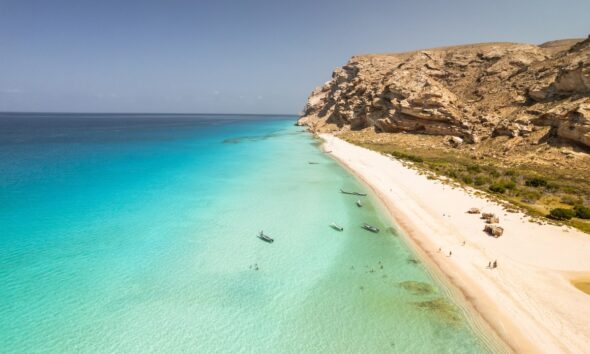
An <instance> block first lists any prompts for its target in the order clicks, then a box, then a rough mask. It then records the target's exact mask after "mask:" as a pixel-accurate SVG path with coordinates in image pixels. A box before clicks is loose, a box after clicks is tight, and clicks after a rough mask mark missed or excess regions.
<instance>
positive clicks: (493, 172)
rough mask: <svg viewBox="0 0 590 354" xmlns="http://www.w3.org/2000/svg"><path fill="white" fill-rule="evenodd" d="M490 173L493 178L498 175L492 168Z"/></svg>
mask: <svg viewBox="0 0 590 354" xmlns="http://www.w3.org/2000/svg"><path fill="white" fill-rule="evenodd" d="M490 175H491V176H492V177H494V178H497V177H500V172H498V171H496V170H492V171H490Z"/></svg>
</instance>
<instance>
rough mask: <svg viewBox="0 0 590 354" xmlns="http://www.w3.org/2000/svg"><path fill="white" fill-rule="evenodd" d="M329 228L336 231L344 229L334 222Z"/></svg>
mask: <svg viewBox="0 0 590 354" xmlns="http://www.w3.org/2000/svg"><path fill="white" fill-rule="evenodd" d="M330 227H331V228H333V229H334V230H336V231H344V228H343V227H342V226H340V225H338V224H336V223H334V222H333V223H331V224H330Z"/></svg>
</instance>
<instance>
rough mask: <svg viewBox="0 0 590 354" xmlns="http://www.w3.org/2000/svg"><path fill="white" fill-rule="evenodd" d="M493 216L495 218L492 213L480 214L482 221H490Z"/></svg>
mask: <svg viewBox="0 0 590 354" xmlns="http://www.w3.org/2000/svg"><path fill="white" fill-rule="evenodd" d="M494 216H495V215H494V213H482V214H481V218H482V219H485V220H488V219H491V218H493V217H494Z"/></svg>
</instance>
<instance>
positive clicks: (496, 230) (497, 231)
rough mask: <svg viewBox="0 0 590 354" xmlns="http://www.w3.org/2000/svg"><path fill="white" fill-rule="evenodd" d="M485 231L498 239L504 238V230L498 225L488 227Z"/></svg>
mask: <svg viewBox="0 0 590 354" xmlns="http://www.w3.org/2000/svg"><path fill="white" fill-rule="evenodd" d="M484 231H485V232H487V233H488V234H489V235H490V236H493V237H495V238H498V237H500V236H502V234H503V233H504V228H503V227H501V226H497V225H486V226H485V228H484Z"/></svg>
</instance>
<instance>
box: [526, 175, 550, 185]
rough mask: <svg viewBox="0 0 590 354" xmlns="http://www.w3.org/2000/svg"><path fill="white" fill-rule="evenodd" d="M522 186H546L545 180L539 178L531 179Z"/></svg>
mask: <svg viewBox="0 0 590 354" xmlns="http://www.w3.org/2000/svg"><path fill="white" fill-rule="evenodd" d="M524 184H525V185H526V186H528V187H545V186H547V180H546V179H544V178H541V177H533V178H529V179H527V180H526V182H525V183H524Z"/></svg>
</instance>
